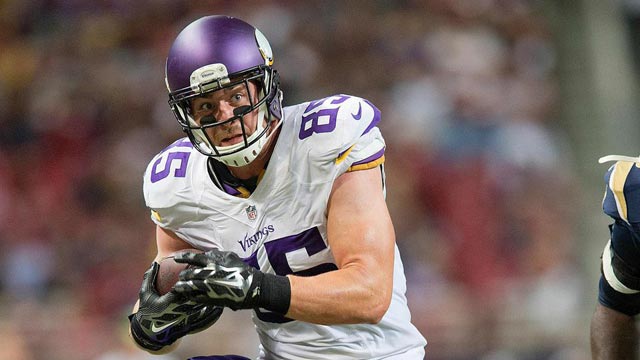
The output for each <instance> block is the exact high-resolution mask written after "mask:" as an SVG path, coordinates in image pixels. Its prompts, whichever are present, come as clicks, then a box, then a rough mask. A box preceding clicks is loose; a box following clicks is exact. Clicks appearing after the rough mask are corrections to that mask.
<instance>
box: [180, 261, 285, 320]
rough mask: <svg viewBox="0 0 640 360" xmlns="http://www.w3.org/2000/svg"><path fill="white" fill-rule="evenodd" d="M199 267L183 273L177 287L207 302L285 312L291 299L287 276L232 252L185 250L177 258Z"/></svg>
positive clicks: (187, 295) (184, 292) (200, 300)
mask: <svg viewBox="0 0 640 360" xmlns="http://www.w3.org/2000/svg"><path fill="white" fill-rule="evenodd" d="M174 260H175V261H176V262H179V263H188V264H190V265H194V266H196V268H189V269H186V270H183V271H182V272H181V273H180V280H179V281H178V282H177V283H176V285H175V287H174V289H175V290H176V291H177V292H178V293H180V294H182V295H184V296H185V297H187V298H189V299H192V300H195V301H197V302H200V303H203V304H210V305H217V306H225V307H228V308H231V309H232V310H238V309H253V308H257V307H261V308H264V309H267V310H271V311H275V312H278V313H281V314H285V313H286V312H287V310H288V309H289V303H290V301H291V286H290V283H289V279H288V278H287V277H285V276H278V275H273V274H265V273H263V272H261V271H259V270H257V269H255V268H253V267H251V266H249V265H247V264H245V263H244V262H243V261H242V259H240V257H239V256H238V255H237V254H235V253H233V252H230V251H219V250H217V249H214V250H210V251H207V252H206V253H184V254H179V255H177V256H176V257H175V259H174Z"/></svg>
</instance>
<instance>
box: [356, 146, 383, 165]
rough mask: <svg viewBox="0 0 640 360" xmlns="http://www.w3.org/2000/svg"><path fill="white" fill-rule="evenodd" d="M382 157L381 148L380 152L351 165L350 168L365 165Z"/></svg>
mask: <svg viewBox="0 0 640 360" xmlns="http://www.w3.org/2000/svg"><path fill="white" fill-rule="evenodd" d="M382 155H384V148H382V149H381V150H380V151H378V152H377V153H375V154H373V155H371V156H369V157H368V158H366V159H362V160H360V161H356V162H354V163H353V164H351V166H356V165H361V164H367V163H370V162H372V161H375V160H378V159H380V158H381V157H382Z"/></svg>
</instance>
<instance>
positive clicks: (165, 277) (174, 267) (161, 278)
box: [155, 249, 203, 295]
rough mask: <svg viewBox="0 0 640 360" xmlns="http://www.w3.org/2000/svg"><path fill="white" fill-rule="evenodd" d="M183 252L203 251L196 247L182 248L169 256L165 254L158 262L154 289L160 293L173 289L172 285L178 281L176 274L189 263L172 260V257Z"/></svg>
mask: <svg viewBox="0 0 640 360" xmlns="http://www.w3.org/2000/svg"><path fill="white" fill-rule="evenodd" d="M184 252H198V253H201V252H203V251H202V250H198V249H184V250H178V251H176V252H173V253H171V254H170V255H169V256H166V257H164V258H162V259H160V261H159V262H158V263H159V264H160V269H159V270H158V276H157V277H156V284H155V285H156V290H158V293H159V294H160V295H164V294H166V293H168V292H169V291H171V289H173V286H174V285H175V284H176V282H177V281H178V275H180V272H181V271H182V270H184V269H186V268H187V267H189V266H190V265H188V264H181V263H177V262H175V261H174V260H173V258H174V257H175V256H176V255H177V254H180V253H184Z"/></svg>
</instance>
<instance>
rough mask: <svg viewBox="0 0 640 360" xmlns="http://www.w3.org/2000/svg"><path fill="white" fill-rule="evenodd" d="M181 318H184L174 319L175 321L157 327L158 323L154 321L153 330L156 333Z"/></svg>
mask: <svg viewBox="0 0 640 360" xmlns="http://www.w3.org/2000/svg"><path fill="white" fill-rule="evenodd" d="M180 320H182V319H177V320H173V321H171V322H169V323H166V324H164V325H162V326H158V327H156V323H155V322H154V323H152V324H151V331H153V332H156V333H157V332H160V331H162V330H164V329H166V328H168V327H169V326H171V325H173V324H175V323H177V322H179V321H180Z"/></svg>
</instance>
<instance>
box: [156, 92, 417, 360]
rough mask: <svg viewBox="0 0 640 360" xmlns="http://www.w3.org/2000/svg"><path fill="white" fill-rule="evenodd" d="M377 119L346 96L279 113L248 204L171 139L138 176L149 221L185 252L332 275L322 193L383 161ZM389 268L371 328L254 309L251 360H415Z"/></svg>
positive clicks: (398, 282) (184, 142)
mask: <svg viewBox="0 0 640 360" xmlns="http://www.w3.org/2000/svg"><path fill="white" fill-rule="evenodd" d="M379 120H380V112H379V110H378V109H377V108H376V107H375V106H373V104H371V103H370V102H368V101H367V100H364V99H361V98H357V97H352V96H347V95H336V96H332V97H328V98H325V99H321V100H317V101H312V102H307V103H303V104H299V105H295V106H290V107H286V108H285V109H284V120H283V123H282V128H281V131H280V135H279V138H278V140H277V143H276V145H275V148H274V151H273V155H272V157H271V159H270V160H269V166H268V167H267V168H266V171H265V172H264V174H263V175H262V178H261V179H260V182H259V184H258V186H257V188H256V189H255V191H254V192H253V193H251V194H250V195H248V197H247V196H245V197H242V196H235V195H234V192H237V191H236V189H233V188H231V187H228V186H226V185H224V186H223V187H222V189H221V188H219V187H218V186H216V185H214V182H213V181H212V178H211V176H210V174H209V172H208V170H207V157H206V156H204V155H202V154H200V153H199V152H198V151H197V150H195V149H194V148H193V146H192V145H191V143H190V142H189V139H187V138H183V139H180V140H178V141H176V142H174V143H173V144H171V145H170V146H169V147H167V148H166V149H164V150H163V151H162V152H161V153H160V154H158V155H156V156H155V157H154V158H153V160H152V161H151V162H150V163H149V166H148V168H147V170H146V172H145V176H144V196H145V200H146V203H147V206H148V207H149V208H150V209H151V210H152V216H151V218H152V219H153V221H154V222H155V223H156V224H158V225H159V226H161V227H163V228H165V229H169V230H171V231H173V232H175V233H176V234H177V235H178V236H179V237H180V238H181V239H183V240H184V241H186V242H187V243H189V244H191V245H193V247H196V248H199V249H203V250H208V249H212V248H218V249H220V250H226V251H233V252H235V253H237V254H238V255H239V256H240V257H241V258H243V259H244V261H245V262H246V263H248V264H250V265H252V266H254V267H256V268H258V269H260V271H263V272H266V273H272V274H278V275H287V274H296V275H300V276H311V275H315V274H319V273H323V272H327V271H332V270H335V269H337V267H336V265H335V262H334V259H333V256H332V253H331V249H330V247H329V246H328V244H327V214H326V211H327V202H328V199H329V194H330V192H331V188H332V186H333V183H334V181H335V180H336V178H337V177H338V176H340V175H341V174H343V173H345V172H346V171H353V170H358V169H365V168H373V167H378V166H380V165H381V164H382V163H383V162H384V149H385V143H384V140H383V138H382V135H381V134H380V131H379V129H378V128H377V127H376V124H377V123H378V121H379ZM380 168H381V166H380ZM394 266H395V268H394V277H393V296H392V301H391V305H390V307H389V310H388V311H387V313H386V315H385V316H384V317H383V319H382V321H381V322H380V323H379V324H376V325H371V324H355V325H331V326H326V325H316V324H311V323H307V322H302V321H295V320H291V319H288V318H285V317H284V316H282V315H279V314H276V313H272V312H269V311H266V310H263V309H260V310H259V311H255V312H254V316H253V319H254V322H255V325H256V328H257V331H258V335H259V338H260V342H261V349H260V354H261V355H260V356H261V358H264V359H383V358H388V359H391V358H398V359H422V358H423V357H424V346H425V345H426V341H425V339H424V338H423V337H422V335H420V333H419V332H418V330H417V329H416V328H415V327H414V326H413V325H412V324H411V316H410V313H409V309H408V307H407V301H406V297H405V291H406V280H405V276H404V269H403V265H402V262H401V260H400V254H399V252H398V249H397V247H396V249H395V262H394Z"/></svg>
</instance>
